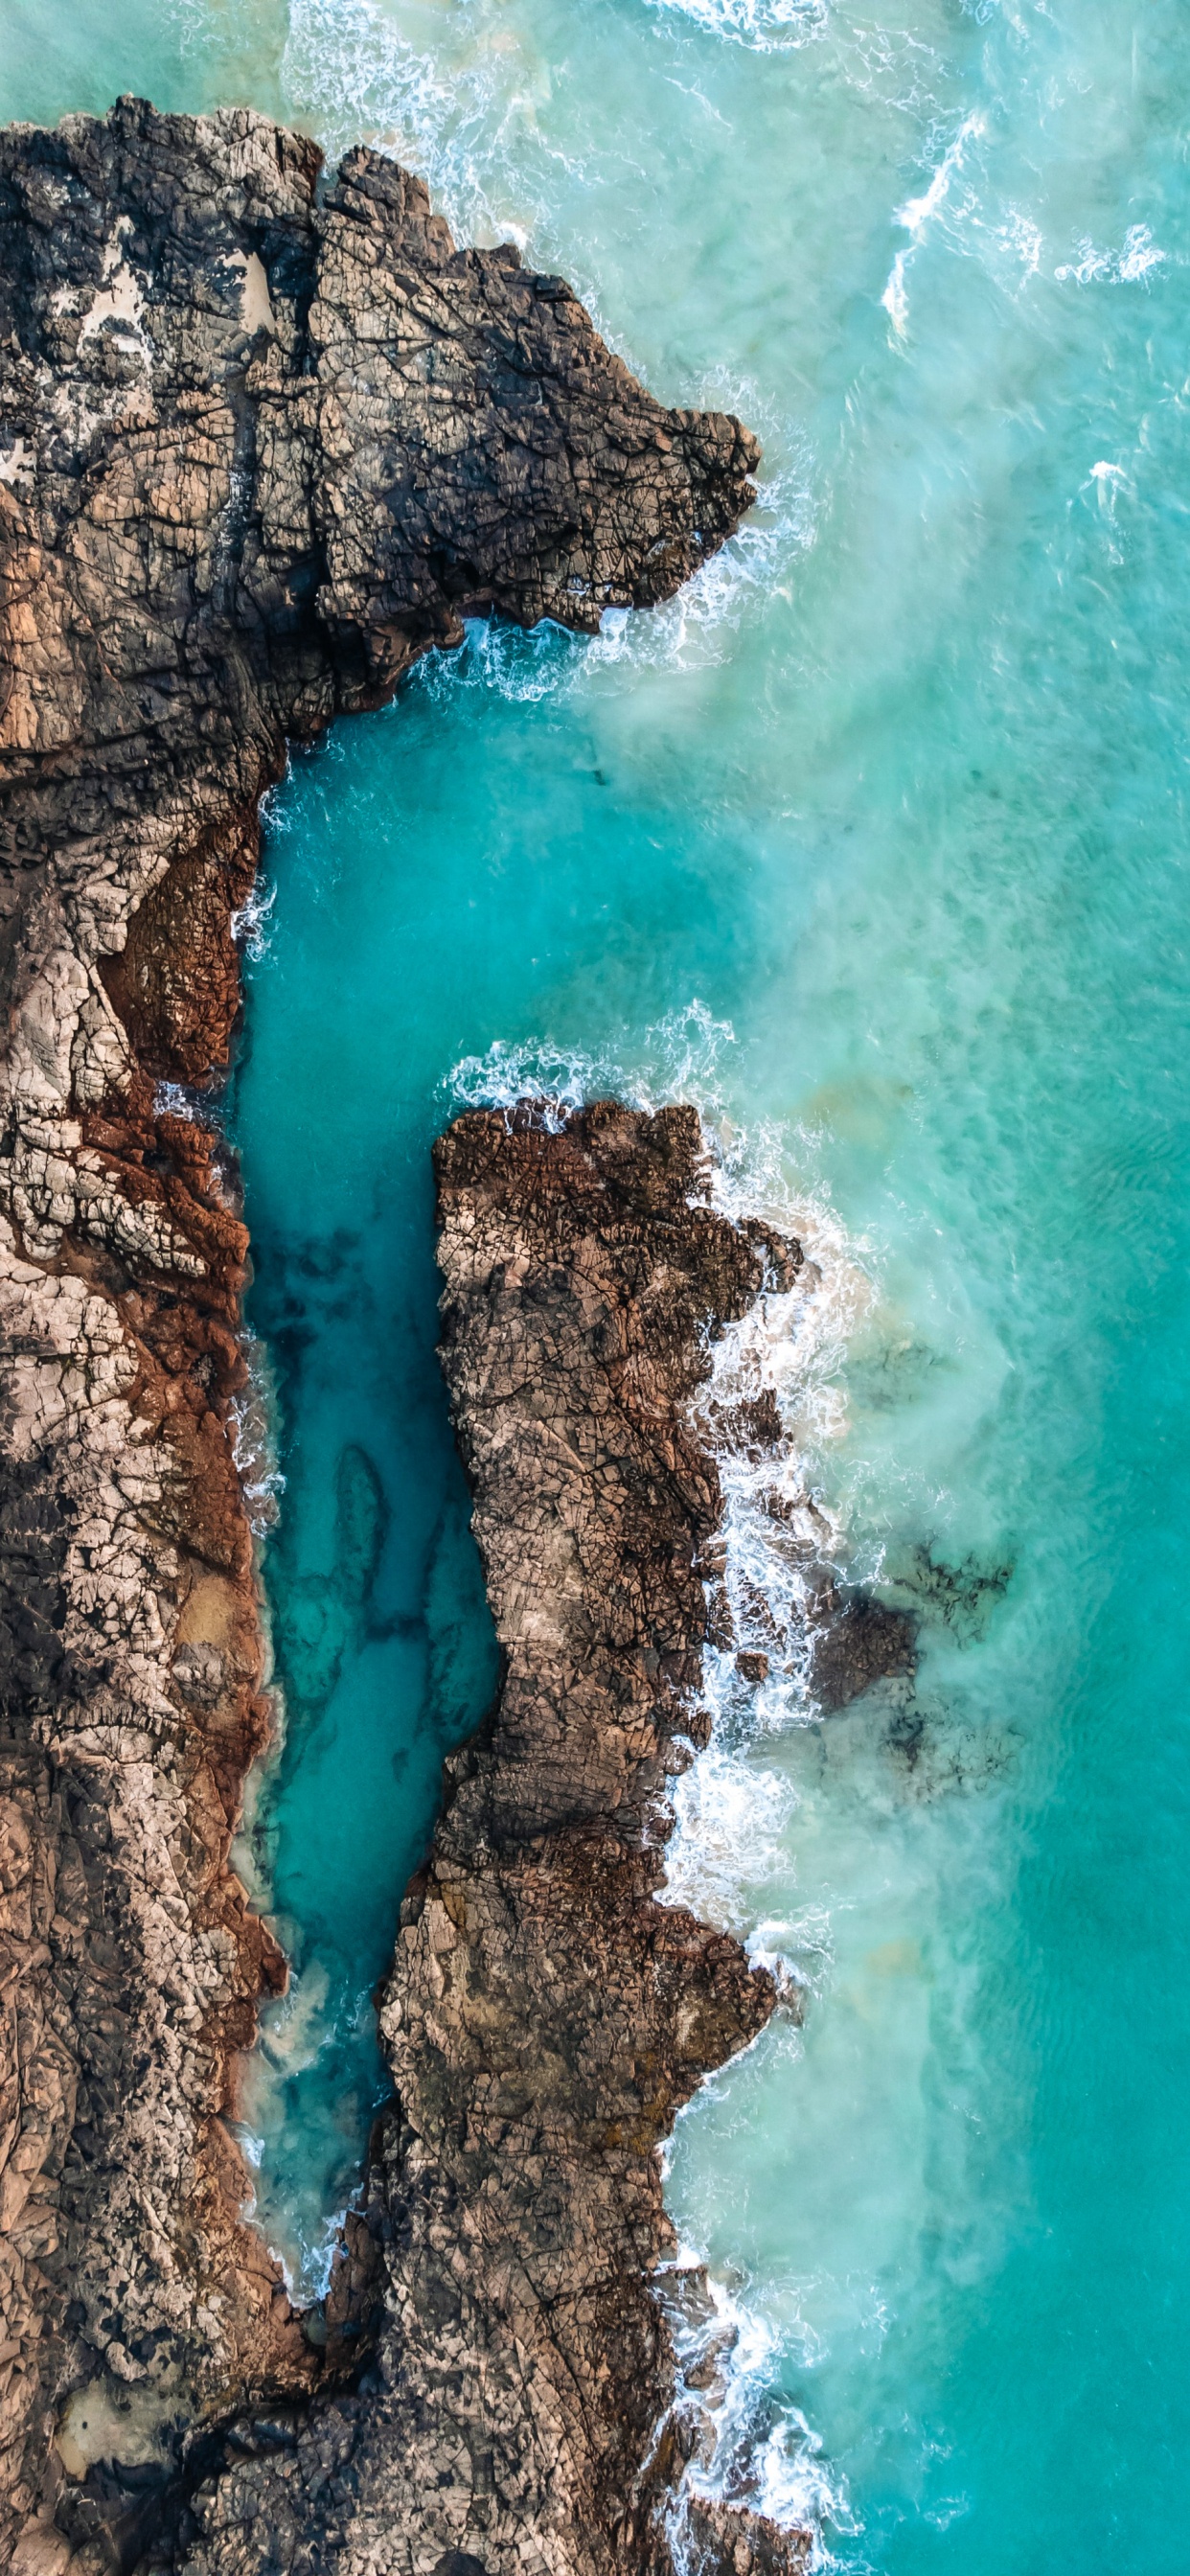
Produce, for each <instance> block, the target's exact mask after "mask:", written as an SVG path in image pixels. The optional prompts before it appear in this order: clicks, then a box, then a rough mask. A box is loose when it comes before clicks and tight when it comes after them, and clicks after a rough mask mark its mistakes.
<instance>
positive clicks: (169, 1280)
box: [0, 99, 757, 2576]
mask: <svg viewBox="0 0 1190 2576" xmlns="http://www.w3.org/2000/svg"><path fill="white" fill-rule="evenodd" d="M756 460H757V449H756V446H755V442H754V441H753V440H752V439H750V438H749V436H748V435H747V433H746V432H745V431H743V430H742V429H741V428H740V426H739V424H738V423H737V422H735V421H733V420H729V419H726V418H723V417H721V416H718V415H703V414H691V413H684V412H667V411H665V410H664V409H663V408H662V406H660V405H659V404H657V403H655V402H653V401H652V400H651V398H650V397H649V396H648V395H647V394H645V393H644V392H643V391H642V389H641V388H640V387H639V386H638V385H636V384H635V382H634V381H633V379H632V378H631V377H630V376H629V375H628V373H627V371H626V370H625V369H624V368H623V366H622V365H621V364H620V363H619V361H618V360H616V359H615V358H614V357H612V356H611V355H610V354H609V353H608V351H607V350H606V349H605V348H604V347H603V345H602V343H601V342H600V341H599V340H598V338H597V336H596V334H595V332H594V331H593V329H592V326H591V324H590V322H589V320H588V318H587V316H586V315H585V314H584V313H583V311H582V308H581V307H580V306H579V305H578V304H577V303H576V302H575V300H574V298H573V297H572V296H571V295H570V293H569V290H568V289H567V288H566V287H565V286H564V284H563V282H562V281H561V280H560V279H557V278H539V277H534V276H532V275H530V274H527V273H526V272H524V271H523V270H522V269H521V266H520V262H519V259H518V257H517V255H516V253H515V252H514V251H511V250H507V249H506V250H502V251H495V252H467V251H462V252H459V251H456V250H455V248H454V245H453V243H452V241H451V239H450V235H449V233H448V231H447V228H446V226H445V225H444V224H443V223H442V221H441V220H440V219H439V218H437V217H435V216H434V215H433V214H432V212H431V209H430V206H429V201H428V198H427V196H426V192H425V190H424V188H423V187H422V185H421V183H420V182H419V181H417V180H415V179H411V178H410V177H409V176H408V175H407V174H406V173H404V172H402V171H401V170H399V169H398V168H397V167H396V166H395V165H394V164H393V163H391V162H389V161H386V160H384V159H382V158H380V157H379V156H377V155H374V154H370V153H368V152H364V151H360V152H355V153H353V154H351V155H349V156H348V158H347V160H346V161H345V162H344V164H343V166H342V168H341V170H340V171H339V173H338V175H337V179H336V180H335V182H334V183H333V184H329V185H328V184H327V182H326V179H325V177H324V175H323V174H322V172H321V166H320V156H319V154H318V152H317V150H316V148H315V147H314V146H313V144H311V143H310V142H309V141H308V140H306V139H305V138H302V137H298V136H294V135H290V134H286V133H284V132H282V131H281V130H279V129H278V128H276V127H275V126H273V125H272V124H271V123H269V122H268V121H267V120H266V119H263V118H260V117H257V116H254V115H252V114H250V113H248V112H246V111H235V112H228V113H224V114H221V115H219V116H215V117H211V118H202V119H191V118H171V117H162V116H158V115H156V114H155V112H154V111H153V110H152V109H151V108H150V107H148V106H147V105H146V104H145V103H144V102H138V101H136V100H132V99H126V100H122V101H121V102H120V103H119V104H118V106H117V107H116V108H115V109H113V110H112V112H111V114H110V115H109V116H108V117H106V118H104V119H99V120H96V119H91V118H74V119H70V120H68V121H67V122H66V123H65V124H64V125H63V126H62V127H61V128H59V129H58V130H57V131H56V132H54V133H43V132H39V131H37V130H35V129H32V128H28V127H14V128H9V129H7V130H6V131H5V132H4V133H3V134H2V135H0V636H2V647H0V652H2V660H0V817H2V819H0V833H2V838H0V979H2V987H3V1005H4V1035H3V1061H2V1064H0V1125H2V1134H3V1141H2V1147H0V1296H2V1298H3V1307H4V1318H3V1333H4V1345H3V1417H2V1432H0V1437H2V1439H3V1449H4V1476H3V1502H2V1517H0V1582H2V1584H3V1592H4V1599H3V1614H2V1617H0V1692H2V1694H3V1732H2V1736H0V1767H2V1769H3V1795H4V1804H3V1816H2V1825H0V1830H2V1831H3V1837H4V1853H3V1914H2V1917H0V1966H2V1972H3V1993H4V2023H3V2037H2V2039H0V2231H2V2233H0V2556H2V2557H3V2558H4V2560H5V2563H9V2564H12V2565H13V2566H14V2567H17V2568H21V2569H25V2570H26V2571H29V2576H33V2571H38V2570H45V2571H47V2576H56V2571H57V2570H58V2569H59V2568H60V2567H62V2566H64V2565H65V2564H66V2563H67V2562H68V2560H69V2559H70V2557H71V2553H72V2551H73V2552H74V2553H75V2554H76V2557H77V2561H78V2564H79V2565H80V2567H81V2566H94V2567H96V2568H109V2567H112V2566H121V2567H130V2566H132V2565H135V2564H136V2563H137V2562H138V2559H140V2558H141V2557H142V2556H143V2553H144V2550H145V2549H146V2548H152V2547H156V2546H158V2543H157V2540H156V2539H155V2534H156V2533H157V2532H158V2531H159V2530H160V2531H162V2532H164V2531H165V2529H166V2527H167V2525H168V2522H169V2515H170V2512H172V2511H173V2505H171V2504H170V2503H169V2501H168V2498H169V2496H170V2495H171V2494H173V2489H172V2488H171V2486H170V2479H171V2476H172V2475H173V2473H174V2472H175V2471H177V2472H178V2473H179V2474H180V2472H181V2469H182V2465H183V2461H184V2460H189V2463H190V2466H189V2471H188V2472H187V2474H193V2470H194V2461H195V2457H196V2454H195V2450H194V2445H195V2442H196V2441H199V2442H201V2439H202V2438H203V2436H204V2428H214V2427H216V2426H218V2425H220V2424H222V2423H225V2422H226V2421H227V2420H228V2418H229V2417H232V2416H235V2415H241V2414H243V2412H244V2411H245V2410H246V2409H250V2408H253V2407H257V2406H259V2405H260V2404H261V2403H264V2402H267V2403H269V2404H276V2403H278V2402H279V2401H281V2400H294V2399H296V2398H298V2397H300V2396H302V2395H303V2394H305V2393H307V2392H308V2391H309V2390H310V2389H311V2388H312V2387H313V2385H314V2383H315V2380H316V2379H317V2378H318V2377H319V2375H320V2374H321V2375H322V2376H323V2378H325V2377H326V2374H327V2367H328V2365H327V2363H326V2362H325V2361H324V2360H322V2359H321V2358H320V2357H319V2356H318V2355H316V2354H315V2353H314V2352H313V2351H312V2350H311V2348H310V2346H309V2344H308V2343H307V2341H306V2339H305V2337H304V2336H303V2334H302V2332H301V2328H300V2325H299V2323H298V2322H297V2321H296V2320H295V2319H294V2318H293V2316H292V2315H291V2313H290V2310H289V2305H288V2301H287V2300H286V2298H285V2295H284V2291H283V2289H282V2286H281V2284H280V2282H279V2280H278V2279H277V2276H276V2273H275V2270H274V2267H273V2266H272V2265H271V2263H270V2262H269V2260H268V2258H267V2256H266V2254H265V2253H264V2250H263V2248H262V2247H261V2246H260V2244H259V2243H258V2241H257V2240H256V2239H255V2238H254V2236H253V2235H252V2233H251V2231H250V2230H248V2229H246V2228H245V2227H244V2226H243V2224H242V2223H241V2220H240V2217H239V2209H240V2205H241V2202H242V2199H243V2197H244V2192H245V2176H244V2173H243V2169H242V2166H241V2163H240V2160H239V2157H238V2154H237V2153H236V2151H235V2149H234V2147H233V2145H232V2143H231V2140H230V2138H229V2135H228V2132H227V2130H226V2127H225V2126H224V2119H223V2115H224V2113H225V2112H226V2110H227V2109H228V2107H229V2102H230V2084H231V2070H232V2067H233V2065H234V2060H235V2057H236V2054H237V2052H238V2051H240V2050H241V2049H242V2048H243V2047H244V2046H245V2044H246V2043H247V2042H248V2041H249V2039H250V2037H251V2033H252V2029H253V2026H254V2016H255V2007H256V2003H257V2000H258V1998H259V1996H260V1995H261V1994H262V1993H264V1992H266V1991H268V1990H269V1988H270V1987H275V1986H276V1985H277V1984H278V1983H279V1982H280V1981H281V1980H282V1979H283V1977H284V1973H285V1971H284V1962H283V1961H282V1960H281V1958H280V1957H279V1955H278V1953H277V1952H276V1949H275V1946H274V1944H273V1943H272V1942H271V1940H270V1938H269V1936H268V1934H267V1933H266V1931H265V1929H264V1927H263V1926H262V1925H261V1924H260V1923H259V1922H258V1921H256V1920H255V1919H254V1918H253V1916H252V1915H251V1913H250V1910H249V1908H248V1906H247V1903H246V1901H245V1898H244V1894H243V1891H242V1889H241V1888H240V1886H239V1885H238V1883H237V1881H236V1879H235V1878H234V1876H233V1874H232V1873H231V1871H230V1869H229V1866H228V1853H229V1849H230V1843H231V1837H232V1833H233V1830H234V1826H235V1823H236V1819H237V1816H238V1813H239V1808H240V1802H241V1796H242V1787H243V1780H244V1775H245V1772H246V1770H247V1768H248V1766H249V1764H250V1763H251V1761H252V1760H253V1758H254V1757H255V1755H256V1754H257V1752H258V1751H259V1749H260V1747H261V1745H262V1743H263V1742H264V1740H265V1737H266V1733H267V1726H268V1710H267V1704H266V1702H265V1700H264V1699H263V1698H262V1695H261V1691H260V1680H261V1671H262V1662H261V1640H260V1627H259V1617H258V1605H257V1600H256V1592H255V1582H254V1574H253V1565H252V1551H251V1542H250V1533H249V1530H248V1527H247V1523H246V1519H245V1514H244V1510H243V1503H242V1497H241V1494H240V1491H239V1485H238V1480H237V1476H236V1472H235V1465H234V1459H233V1455H232V1448H231V1442H230V1438H229V1425H230V1420H231V1408H232V1406H233V1402H234V1399H235V1396H236V1394H237V1392H238V1390H239V1388H240V1386H241V1383H242V1375H243V1361H242V1357H241V1354H240V1350H239V1345H238V1339H237V1326H238V1320H239V1300H240V1294H241V1289H242V1285H243V1280H244V1275H245V1262H246V1256H247V1241H246V1236H245V1232H244V1228H243V1226H242V1224H241V1222H240V1219H239V1215H238V1211H237V1205H236V1190H235V1179H234V1174H231V1173H229V1171H228V1170H227V1169H226V1167H225V1162H224V1159H223V1157H222V1155H221V1151H220V1147H219V1143H218V1139H217V1136H216V1134H215V1133H214V1131H213V1129H211V1128H210V1127H209V1126H207V1125H205V1124H204V1123H203V1120H202V1118H201V1117H198V1116H194V1117H189V1116H186V1115H179V1114H178V1110H179V1103H178V1100H177V1099H176V1097H175V1096H173V1095H172V1094H171V1092H170V1091H169V1090H167V1089H165V1088H163V1086H167V1085H179V1084H180V1085H191V1086H198V1087H199V1090H200V1091H201V1089H202V1088H203V1087H206V1086H209V1085H210V1083H211V1082H212V1080H217V1078H218V1075H219V1071H220V1068H221V1067H222V1066H224V1065H225V1064H226V1062H227V1057H228V1050H229V1045H230V1042H231V1037H232V1032H233V1028H234V1023H235V1018H236V1013H237V1010H238V959H237V952H236V947H235V939H234V931H233V924H234V919H235V915H236V913H237V911H238V910H239V908H240V907H241V906H242V904H243V902H244V899H245V897H246V894H247V892H248V890H249V888H250V885H251V882H252V878H253V874H254V870H255V865H256V857H257V849H258V833H259V826H258V819H257V817H258V806H259V799H260V796H261V793H262V790H263V789H264V788H265V787H266V786H267V785H268V783H269V782H270V780H272V779H274V778H275V777H276V776H278V775H279V773H280V770H281V768H282V766H283V762H284V758H285V750H286V744H287V742H290V741H302V740H309V739H310V738H311V737H312V735H313V734H315V733H316V732H317V731H318V730H319V729H320V728H321V727H323V726H325V725H326V724H327V723H329V722H330V721H331V720H332V718H333V717H334V716H335V715H336V714H338V713H340V712H342V711H346V710H351V709H357V708H364V707H369V706H375V705H377V704H379V703H381V702H382V700H383V699H384V698H385V697H386V696H387V695H389V694H391V691H392V689H393V687H394V686H395V684H396V682H397V681H398V679H399V678H400V675H401V673H402V671H403V670H405V669H407V668H408V667H409V665H410V664H411V662H412V661H413V660H414V659H416V657H417V656H418V654H420V653H422V652H424V651H425V650H427V649H428V648H429V647H430V646H432V645H434V644H449V643H451V642H453V641H455V640H457V638H458V637H459V635H460V633H461V625H460V620H461V618H462V616H463V615H465V614H467V613H471V612H476V613H500V614H503V615H507V616H511V617H515V618H518V619H520V620H522V621H523V622H526V623H530V622H532V621H534V620H535V619H537V618H539V617H540V616H542V615H550V616H553V617H556V618H558V619H560V620H562V621H564V622H565V623H567V624H569V625H571V626H575V627H578V628H580V629H592V628H594V627H595V626H596V625H597V624H598V621H599V617H600V615H601V613H602V610H603V608H604V606H606V605H611V604H627V605H631V604H635V603H644V602H648V601H652V600H657V599H660V598H664V597H666V596H668V595H669V594H670V593H671V592H672V591H673V589H674V588H676V586H677V585H678V583H679V582H680V581H681V580H682V579H683V578H685V576H686V575H687V574H688V573H689V572H690V571H691V570H692V569H693V568H694V566H695V565H696V564H697V563H698V562H699V561H701V560H702V559H703V558H704V557H705V555H706V554H708V553H709V552H711V551H713V550H714V548H715V546H716V545H717V544H719V543H720V542H721V541H722V538H723V537H724V535H725V534H727V533H728V532H729V531H730V529H731V528H732V527H733V526H734V525H735V524H736V521H737V519H738V517H739V514H740V512H741V510H743V509H744V508H746V506H747V504H748V501H749V500H750V498H751V486H750V484H749V482H748V475H749V472H750V471H751V469H752V468H753V466H754V465H755V463H756ZM175 2500H176V2499H175ZM162 2545H164V2544H162ZM80 2553H81V2554H80Z"/></svg>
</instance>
